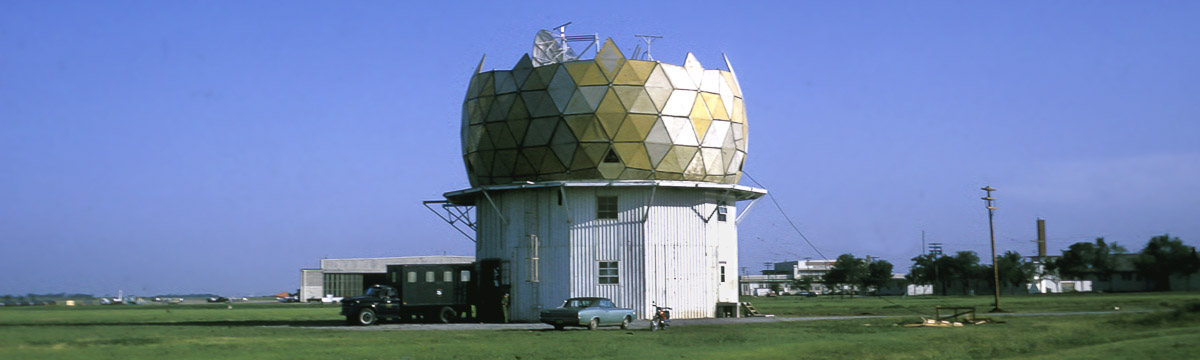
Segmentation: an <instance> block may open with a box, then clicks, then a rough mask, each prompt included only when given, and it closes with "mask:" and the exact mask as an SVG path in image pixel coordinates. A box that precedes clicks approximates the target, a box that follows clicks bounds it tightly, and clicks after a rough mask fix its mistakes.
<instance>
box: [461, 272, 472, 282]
mask: <svg viewBox="0 0 1200 360" xmlns="http://www.w3.org/2000/svg"><path fill="white" fill-rule="evenodd" d="M459 277H460V278H461V281H462V282H468V281H471V271H470V270H463V271H460V272H459Z"/></svg>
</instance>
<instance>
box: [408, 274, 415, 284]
mask: <svg viewBox="0 0 1200 360" xmlns="http://www.w3.org/2000/svg"><path fill="white" fill-rule="evenodd" d="M408 282H410V283H415V282H417V272H416V271H409V272H408Z"/></svg>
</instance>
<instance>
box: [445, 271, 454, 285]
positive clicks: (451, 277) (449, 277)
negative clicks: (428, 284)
mask: <svg viewBox="0 0 1200 360" xmlns="http://www.w3.org/2000/svg"><path fill="white" fill-rule="evenodd" d="M442 281H445V282H454V272H453V271H446V272H443V273H442Z"/></svg>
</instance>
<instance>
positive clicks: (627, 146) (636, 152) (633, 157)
mask: <svg viewBox="0 0 1200 360" xmlns="http://www.w3.org/2000/svg"><path fill="white" fill-rule="evenodd" d="M613 150H615V151H616V152H617V156H619V157H621V160H622V161H624V162H625V166H628V167H631V168H636V169H643V170H653V169H654V166H651V165H650V155H648V154H647V153H646V147H645V146H643V145H642V143H640V142H633V143H614V144H613Z"/></svg>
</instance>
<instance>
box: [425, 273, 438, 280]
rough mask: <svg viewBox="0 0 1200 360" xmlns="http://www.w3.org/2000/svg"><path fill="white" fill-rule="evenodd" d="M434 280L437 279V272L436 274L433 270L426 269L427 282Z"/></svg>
mask: <svg viewBox="0 0 1200 360" xmlns="http://www.w3.org/2000/svg"><path fill="white" fill-rule="evenodd" d="M434 281H437V277H436V274H434V273H433V272H432V271H426V272H425V282H434Z"/></svg>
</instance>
